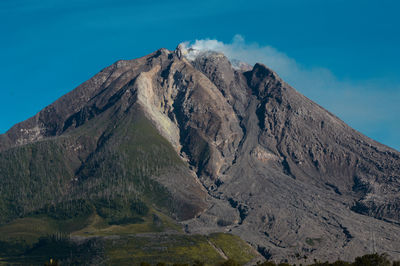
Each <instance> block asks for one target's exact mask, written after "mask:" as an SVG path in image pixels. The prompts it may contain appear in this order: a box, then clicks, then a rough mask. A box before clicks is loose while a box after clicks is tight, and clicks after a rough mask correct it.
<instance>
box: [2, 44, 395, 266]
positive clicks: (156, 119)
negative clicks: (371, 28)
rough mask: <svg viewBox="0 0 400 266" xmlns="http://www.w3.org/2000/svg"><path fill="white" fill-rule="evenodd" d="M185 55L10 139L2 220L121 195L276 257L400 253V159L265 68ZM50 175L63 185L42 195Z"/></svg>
mask: <svg viewBox="0 0 400 266" xmlns="http://www.w3.org/2000/svg"><path fill="white" fill-rule="evenodd" d="M185 55H186V56H187V55H188V51H186V50H185V49H184V48H183V47H182V46H180V47H178V48H177V50H176V51H168V50H166V49H160V50H158V51H156V52H155V53H153V54H150V55H148V56H146V57H143V58H139V59H136V60H130V61H118V62H117V63H115V64H113V65H112V66H110V67H108V68H106V69H104V70H103V71H101V72H100V73H99V74H97V75H96V76H94V77H93V78H92V79H91V80H89V81H87V82H85V83H83V84H82V85H81V86H79V87H78V88H76V89H75V90H74V91H72V92H71V93H69V94H67V95H65V96H63V97H62V98H60V99H59V100H58V101H56V102H55V103H53V104H52V105H50V106H49V107H47V108H45V109H44V110H43V111H41V112H40V113H38V114H37V115H36V116H35V117H33V118H31V119H29V120H27V121H25V122H22V123H20V124H18V125H16V126H14V127H13V128H12V129H10V130H9V131H8V132H7V133H6V134H4V135H2V136H0V151H1V153H0V160H1V164H0V182H1V188H2V190H3V191H5V190H10V189H11V190H13V191H15V192H16V193H9V194H7V193H6V194H5V195H2V196H0V203H1V204H0V210H1V211H2V212H3V213H5V214H7V215H4V216H3V217H8V218H7V219H12V218H13V217H17V216H21V215H25V213H30V212H32V211H35V209H38V208H41V207H42V206H44V205H45V204H57V203H58V202H62V201H65V200H66V199H70V198H71V197H73V198H79V195H82V190H83V191H85V193H86V194H84V195H88V197H89V198H90V197H91V198H93V197H94V198H96V197H107V196H109V194H110V193H113V191H114V190H116V191H118V193H119V194H121V196H122V197H125V196H126V195H130V194H134V195H136V196H135V197H139V198H140V197H144V198H146V199H147V202H149V201H150V202H155V204H158V205H159V206H161V207H163V208H165V209H166V210H169V213H170V215H173V216H174V217H177V218H178V219H181V220H185V221H184V222H183V223H184V224H185V228H186V231H187V232H194V233H196V232H198V233H208V232H215V231H229V232H232V233H234V234H238V235H239V236H241V237H242V238H243V239H245V240H247V241H248V242H250V243H251V244H252V245H253V246H255V247H257V248H258V250H259V252H260V253H262V254H263V255H264V256H265V257H267V258H268V257H273V258H276V259H281V258H290V259H291V260H293V261H296V260H299V258H300V257H303V256H304V255H306V256H307V257H308V258H314V257H315V258H321V259H330V260H336V259H337V258H338V257H340V258H342V259H352V258H354V257H355V256H357V255H361V254H364V253H369V252H387V253H389V254H390V255H391V256H393V257H396V258H398V257H399V254H400V253H399V251H400V243H399V241H398V239H400V227H399V224H400V208H399V205H400V201H399V187H400V184H399V182H400V181H399V180H400V179H399V178H400V153H399V152H397V151H395V150H393V149H390V148H389V147H386V146H384V145H381V144H379V143H377V142H375V141H373V140H371V139H369V138H367V137H365V136H364V135H362V134H360V133H359V132H357V131H355V130H353V129H351V128H350V127H348V126H347V125H346V124H345V123H343V122H342V121H341V120H340V119H338V118H337V117H335V116H334V115H332V114H331V113H329V112H328V111H326V110H325V109H323V108H322V107H320V106H318V105H317V104H315V103H313V102H312V101H310V100H309V99H307V98H306V97H304V96H303V95H301V94H300V93H298V92H297V91H295V90H294V89H293V88H291V87H290V86H289V85H288V84H286V83H285V82H284V81H282V80H281V79H280V78H279V77H278V76H277V75H276V73H274V72H273V71H272V70H270V69H268V68H267V67H265V66H264V65H262V64H256V65H255V66H254V67H253V68H252V69H251V70H248V69H246V68H245V67H243V68H241V69H238V68H233V67H232V65H231V63H230V62H229V60H228V59H227V58H226V57H225V56H224V55H223V54H220V53H215V52H205V53H196V56H188V58H186V57H185ZM242 66H243V65H242ZM49 143H50V144H49ZM48 145H51V147H53V146H55V148H52V150H54V153H55V154H56V155H57V156H47V157H46V155H48V149H49V146H48ZM38 147H39V148H38ZM37 151H39V152H37ZM171 151H173V152H171ZM38 154H39V155H38ZM52 157H56V158H58V159H57V160H53V159H52ZM115 158H117V159H115ZM143 158H145V159H143ZM150 159H153V160H150ZM16 160H21V162H22V163H21V166H15V167H11V170H10V167H9V165H11V164H12V163H13V162H15V161H16ZM50 161H51V162H50ZM149 161H150V162H151V163H149ZM32 162H33V163H35V164H38V163H39V164H43V162H46V164H44V165H43V166H42V168H40V169H39V170H38V169H33V170H32ZM120 162H122V163H120ZM53 164H55V165H53ZM121 164H122V166H121ZM54 166H55V167H57V169H62V171H56V172H54V173H53V174H45V179H43V178H42V179H41V177H43V174H44V173H45V172H46V169H48V168H49V167H54ZM115 169H117V170H118V171H115ZM111 173H112V176H113V178H111V179H115V180H117V182H109V180H110V175H111ZM37 177H39V178H37ZM44 180H45V181H46V182H52V184H54V186H55V187H56V188H57V189H55V190H54V191H45V192H43V190H44V188H43V187H42V186H41V184H40V182H43V181H44ZM149 182H150V183H151V182H154V183H151V184H153V185H149V184H148V183H149ZM20 183H21V184H23V185H22V186H21V187H19V186H18V185H16V184H20ZM120 184H123V185H120ZM154 186H159V187H160V188H159V189H158V190H157V189H151V188H154ZM122 188H130V189H128V190H126V189H125V190H124V189H122ZM26 191H28V194H27V193H26ZM26 195H29V197H28V196H26ZM37 195H40V197H38V196H37ZM94 195H96V197H95V196H94ZM17 196H18V197H22V199H18V200H17V201H16V203H12V204H11V203H10V202H13V201H15V200H16V197H17ZM27 197H28V198H29V199H31V198H33V199H35V200H36V201H37V202H40V204H33V205H32V204H29V202H30V201H29V200H28V199H27ZM159 198H166V199H168V200H165V201H162V202H158V201H157V200H158V199H159ZM1 208H2V209H1ZM7 219H5V220H7Z"/></svg>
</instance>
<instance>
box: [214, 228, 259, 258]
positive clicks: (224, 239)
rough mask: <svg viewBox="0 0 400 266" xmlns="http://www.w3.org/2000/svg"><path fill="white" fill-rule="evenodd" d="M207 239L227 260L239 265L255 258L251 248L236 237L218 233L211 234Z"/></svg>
mask: <svg viewBox="0 0 400 266" xmlns="http://www.w3.org/2000/svg"><path fill="white" fill-rule="evenodd" d="M208 239H209V240H210V241H211V242H212V243H213V244H214V245H215V246H217V247H219V248H220V249H221V250H222V251H223V252H224V254H225V255H226V256H227V257H228V258H231V259H233V260H235V261H237V262H238V263H239V264H244V263H246V262H248V261H250V260H251V259H252V258H254V256H255V253H254V251H253V248H252V247H250V246H249V245H248V244H247V243H246V242H244V241H243V240H241V239H240V238H239V237H238V236H234V235H230V234H222V233H218V234H211V235H210V236H209V237H208Z"/></svg>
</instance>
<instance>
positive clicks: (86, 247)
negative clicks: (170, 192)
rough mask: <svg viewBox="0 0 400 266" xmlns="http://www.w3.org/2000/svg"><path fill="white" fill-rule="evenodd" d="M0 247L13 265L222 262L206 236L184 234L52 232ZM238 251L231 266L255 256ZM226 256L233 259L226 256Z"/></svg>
mask: <svg viewBox="0 0 400 266" xmlns="http://www.w3.org/2000/svg"><path fill="white" fill-rule="evenodd" d="M213 239H215V240H216V241H221V242H222V243H224V245H226V243H225V241H230V243H231V244H232V245H233V246H236V247H240V246H241V247H242V248H244V249H246V246H247V244H246V243H245V242H243V241H242V240H240V239H239V238H237V237H235V236H232V235H228V234H218V235H214V236H213ZM0 247H5V248H6V249H7V250H8V251H12V254H14V256H12V255H10V253H8V254H6V253H0V257H1V258H3V259H2V261H3V262H4V263H17V264H18V263H20V264H42V265H43V264H44V263H45V262H49V261H50V259H52V260H53V261H58V262H60V263H61V264H63V265H71V264H88V263H94V264H101V263H105V264H107V265H138V264H139V262H146V263H150V264H152V265H156V264H160V265H161V264H163V265H189V264H190V265H216V264H220V263H224V261H225V260H224V258H223V257H222V256H221V255H220V254H219V252H218V251H217V248H218V249H221V250H222V248H223V247H222V246H218V245H215V246H214V245H211V244H210V242H209V239H208V237H207V236H200V235H185V234H148V235H122V236H116V235H114V236H113V237H106V238H105V237H100V238H99V237H97V238H81V239H80V240H79V241H74V240H71V239H70V238H68V237H67V236H66V235H65V234H55V235H51V236H47V237H41V238H39V239H38V241H37V242H35V243H33V244H30V245H27V244H25V245H22V244H21V243H20V245H19V246H16V244H15V243H8V244H4V242H0ZM242 254H243V255H245V257H246V258H247V259H244V258H241V261H242V263H237V264H233V265H241V264H243V263H246V262H248V261H250V260H251V259H253V258H254V257H255V254H254V252H253V251H252V250H251V249H248V253H246V252H243V253H242ZM226 255H228V254H226ZM235 257H236V258H238V257H237V256H235ZM228 258H230V261H232V262H236V260H235V259H233V258H231V257H230V256H228ZM146 263H143V265H146ZM0 264H1V260H0ZM226 265H230V264H226Z"/></svg>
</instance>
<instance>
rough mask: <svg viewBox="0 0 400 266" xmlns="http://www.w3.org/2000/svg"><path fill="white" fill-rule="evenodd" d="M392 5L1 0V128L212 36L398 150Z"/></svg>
mask: <svg viewBox="0 0 400 266" xmlns="http://www.w3.org/2000/svg"><path fill="white" fill-rule="evenodd" d="M399 10H400V2H399V1H395V0H392V1H388V0H380V1H376V0H375V1H369V0H360V1H352V0H347V1H342V0H324V1H321V0H279V1H278V0H263V1H248V0H247V1H232V0H231V1H216V0H214V1H210V0H203V1H177V0H175V1H158V0H156V1H151V0H148V1H144V0H141V1H125V0H113V1H105V0H97V1H92V0H90V1H82V0H81V1H76V0H68V1H64V0H58V1H57V0H40V1H39V0H2V1H0V32H1V35H0V36H1V37H0V38H1V39H0V40H1V42H0V51H1V52H0V55H1V65H0V78H1V85H0V89H1V90H0V96H1V97H0V114H1V116H0V132H5V131H6V130H7V129H8V128H10V127H11V126H12V125H13V124H15V123H17V122H19V121H22V120H25V119H27V118H28V117H30V116H32V115H34V114H35V113H37V112H38V111H40V110H41V109H42V108H43V107H45V106H46V105H48V104H50V103H51V102H53V101H54V100H56V99H57V98H59V97H60V96H62V95H63V94H65V93H67V92H68V91H70V90H72V89H73V88H75V87H76V86H78V85H79V84H80V83H82V82H83V81H85V80H87V79H89V78H90V77H91V76H92V75H94V74H95V73H97V72H98V71H99V70H101V69H102V68H104V67H106V66H108V65H110V64H112V63H113V62H115V61H116V60H118V59H132V58H136V57H140V56H143V55H145V54H148V53H151V52H152V51H154V50H156V49H158V48H161V47H165V48H168V49H174V48H175V47H176V46H177V44H178V43H180V42H183V41H192V42H194V41H195V40H203V41H204V42H206V40H214V41H215V42H217V41H218V43H219V44H221V45H222V47H224V49H228V50H229V51H230V52H231V53H232V54H233V55H235V56H237V57H240V58H241V59H243V60H247V61H249V62H251V63H253V62H254V61H260V62H263V63H265V64H266V65H268V66H270V67H272V68H273V69H275V70H276V71H277V72H278V74H280V75H281V76H282V77H283V78H284V79H285V80H287V81H288V82H289V83H290V84H291V85H293V86H294V87H295V88H296V89H297V90H298V91H300V92H301V93H303V94H305V95H306V96H308V97H309V98H311V99H312V100H314V101H315V102H317V103H319V104H320V105H322V106H324V107H325V108H327V109H328V110H329V111H331V112H333V113H335V114H336V115H338V116H339V117H340V118H341V119H343V120H344V121H345V122H346V123H348V124H349V125H350V126H352V127H354V128H355V129H357V130H359V131H361V132H362V133H364V134H366V135H367V136H369V137H371V138H373V139H376V140H378V141H380V142H382V143H384V144H386V145H389V146H391V147H394V148H396V149H397V150H400V133H399V132H400V115H399V114H400V64H399V61H400V51H399V47H400V16H399V15H398V11H399ZM239 35H240V36H239ZM235 36H236V37H235Z"/></svg>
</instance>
